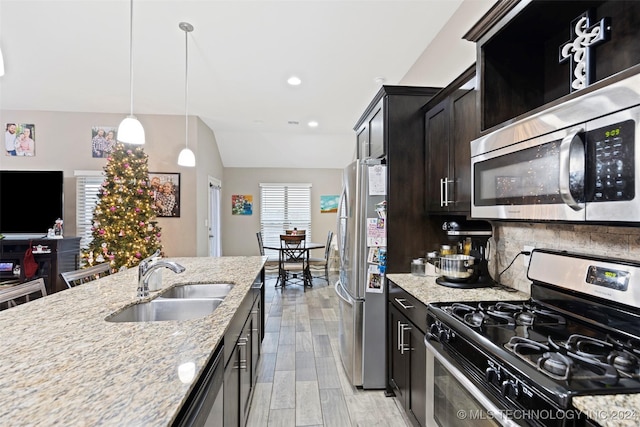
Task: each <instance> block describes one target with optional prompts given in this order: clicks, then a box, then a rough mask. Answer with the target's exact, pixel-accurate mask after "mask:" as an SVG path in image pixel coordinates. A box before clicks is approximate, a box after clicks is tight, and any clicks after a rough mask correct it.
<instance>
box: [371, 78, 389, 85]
mask: <svg viewBox="0 0 640 427" xmlns="http://www.w3.org/2000/svg"><path fill="white" fill-rule="evenodd" d="M373 81H374V82H376V83H378V84H379V85H381V84H383V83H384V82H386V81H387V79H385V78H384V77H376V78H375V79H373Z"/></svg>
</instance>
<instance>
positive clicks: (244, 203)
mask: <svg viewBox="0 0 640 427" xmlns="http://www.w3.org/2000/svg"><path fill="white" fill-rule="evenodd" d="M231 214H232V215H251V214H253V196H252V195H251V194H233V195H232V196H231Z"/></svg>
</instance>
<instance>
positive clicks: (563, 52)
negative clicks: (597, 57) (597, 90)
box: [559, 10, 611, 92]
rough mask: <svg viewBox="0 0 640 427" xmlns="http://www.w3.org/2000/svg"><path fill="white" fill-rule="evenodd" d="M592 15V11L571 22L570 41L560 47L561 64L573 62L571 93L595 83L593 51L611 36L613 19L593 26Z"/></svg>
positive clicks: (604, 19)
mask: <svg viewBox="0 0 640 427" xmlns="http://www.w3.org/2000/svg"><path fill="white" fill-rule="evenodd" d="M591 15H592V13H591V11H590V10H588V11H586V12H584V13H583V14H582V15H580V16H578V17H577V18H576V19H574V20H573V21H572V22H571V36H570V38H569V41H567V42H566V43H565V44H563V45H562V46H560V60H559V62H560V63H563V62H565V61H567V60H570V61H571V70H570V77H569V82H570V92H574V91H576V90H580V89H583V88H585V87H587V86H588V85H590V84H591V83H593V78H594V76H593V74H594V65H595V61H593V60H592V58H591V54H592V53H591V50H592V48H594V47H595V46H597V45H599V44H601V43H604V42H606V41H608V40H609V38H610V35H611V19H610V18H602V19H601V20H600V21H599V22H597V23H595V24H593V25H592V24H591V21H592V16H591Z"/></svg>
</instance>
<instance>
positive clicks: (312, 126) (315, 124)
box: [307, 120, 318, 128]
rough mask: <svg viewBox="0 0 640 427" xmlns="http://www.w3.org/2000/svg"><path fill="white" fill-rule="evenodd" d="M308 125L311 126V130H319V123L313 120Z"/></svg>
mask: <svg viewBox="0 0 640 427" xmlns="http://www.w3.org/2000/svg"><path fill="white" fill-rule="evenodd" d="M307 125H309V127H310V128H317V127H318V122H316V121H315V120H311V121H310V122H309V123H307Z"/></svg>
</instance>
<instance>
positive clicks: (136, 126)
mask: <svg viewBox="0 0 640 427" xmlns="http://www.w3.org/2000/svg"><path fill="white" fill-rule="evenodd" d="M118 141H120V142H124V143H125V144H144V128H143V127H142V123H140V122H139V121H138V119H136V117H135V116H128V117H126V118H125V119H124V120H123V121H121V122H120V126H118Z"/></svg>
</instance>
